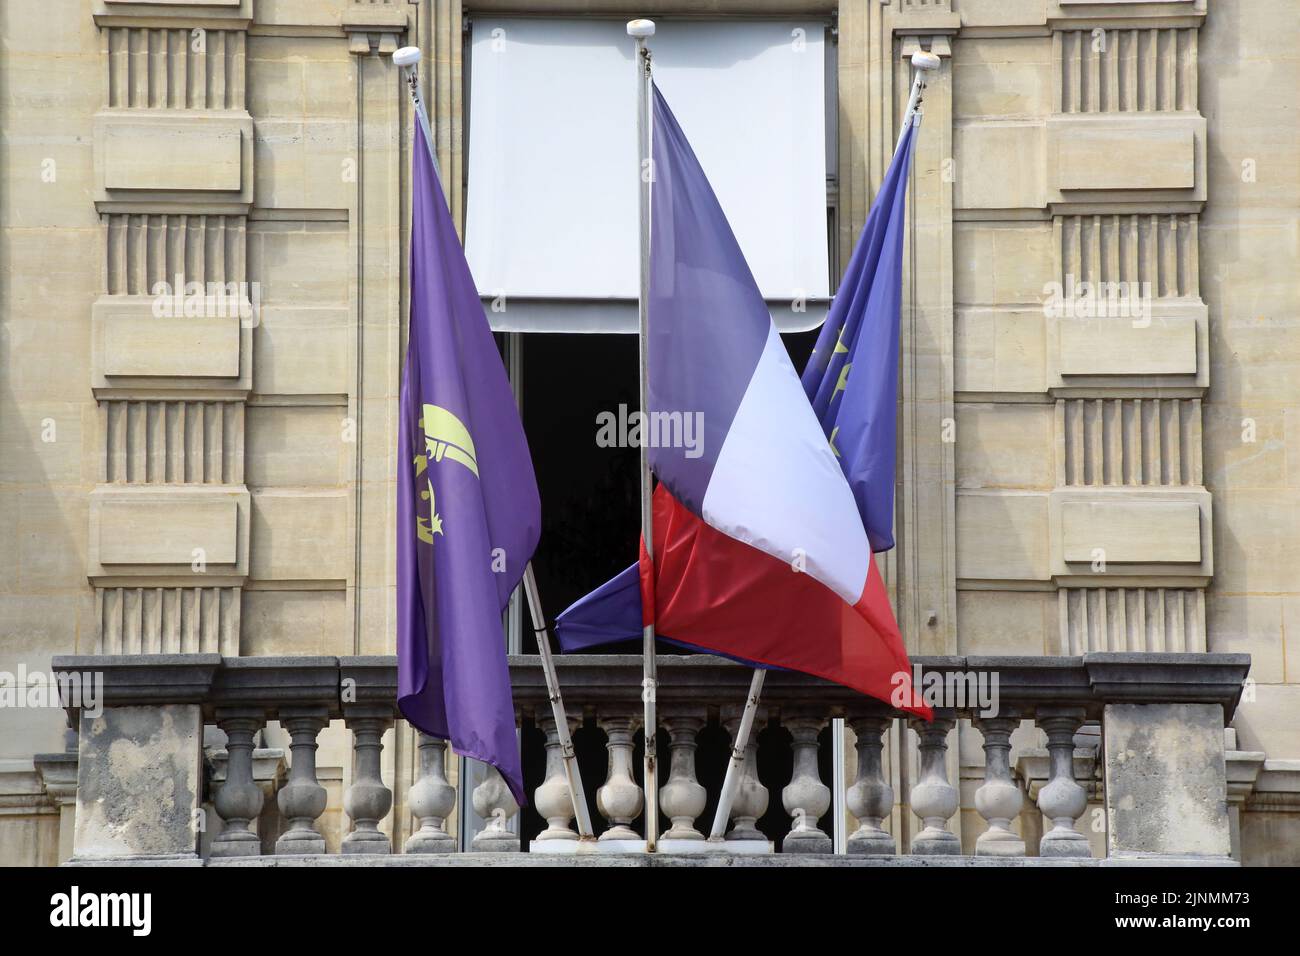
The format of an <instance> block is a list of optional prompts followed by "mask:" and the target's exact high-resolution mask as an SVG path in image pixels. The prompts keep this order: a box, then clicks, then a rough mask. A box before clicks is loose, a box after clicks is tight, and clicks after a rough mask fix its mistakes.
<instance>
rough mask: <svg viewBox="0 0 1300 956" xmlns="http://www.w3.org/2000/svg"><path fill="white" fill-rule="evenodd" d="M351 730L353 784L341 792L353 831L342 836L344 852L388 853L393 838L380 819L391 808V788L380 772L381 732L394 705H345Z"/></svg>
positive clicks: (388, 720)
mask: <svg viewBox="0 0 1300 956" xmlns="http://www.w3.org/2000/svg"><path fill="white" fill-rule="evenodd" d="M344 718H345V720H346V721H347V725H348V728H349V729H350V730H351V731H352V754H353V764H352V786H350V787H348V789H347V793H345V794H344V795H343V809H344V810H346V811H347V814H348V816H349V817H351V818H352V832H351V833H349V834H348V835H347V836H345V837H344V838H343V846H342V849H343V852H344V853H381V854H382V853H391V852H392V850H393V847H392V841H391V840H390V839H389V836H388V834H386V833H384V832H383V831H381V830H380V829H379V821H380V820H382V819H383V818H384V817H386V816H388V811H389V810H391V809H392V808H393V792H392V791H391V790H389V789H388V787H386V786H385V785H384V781H383V778H382V777H381V775H380V770H379V767H380V757H381V756H382V753H383V737H384V732H385V731H386V730H388V728H389V727H391V726H392V725H393V709H392V708H391V707H386V706H379V705H362V706H352V707H348V708H345V713H344Z"/></svg>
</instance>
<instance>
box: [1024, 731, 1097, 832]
mask: <svg viewBox="0 0 1300 956" xmlns="http://www.w3.org/2000/svg"><path fill="white" fill-rule="evenodd" d="M1084 716H1085V713H1084V710H1083V708H1081V707H1039V708H1038V712H1037V714H1036V715H1035V719H1036V722H1037V724H1038V726H1039V727H1040V728H1042V730H1043V731H1044V732H1045V733H1046V734H1047V753H1048V760H1049V766H1050V769H1049V771H1048V773H1049V776H1048V780H1047V783H1046V784H1044V785H1043V787H1042V789H1041V790H1039V791H1038V809H1039V810H1041V811H1042V812H1043V815H1044V816H1045V817H1047V818H1048V819H1049V820H1051V821H1052V829H1051V830H1049V831H1048V832H1046V833H1044V834H1043V838H1042V840H1040V841H1039V843H1038V855H1039V856H1056V857H1088V856H1092V849H1091V847H1089V846H1088V838H1087V837H1085V836H1084V835H1083V834H1082V833H1080V832H1079V831H1078V830H1076V829H1075V828H1074V821H1075V820H1077V819H1078V818H1079V817H1080V816H1082V815H1083V812H1084V811H1085V810H1086V809H1088V793H1087V791H1086V790H1084V789H1083V787H1081V786H1079V783H1078V781H1076V780H1075V779H1074V733H1075V731H1077V730H1078V729H1079V727H1080V726H1082V725H1083V720H1084Z"/></svg>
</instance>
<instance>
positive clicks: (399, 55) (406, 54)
mask: <svg viewBox="0 0 1300 956" xmlns="http://www.w3.org/2000/svg"><path fill="white" fill-rule="evenodd" d="M419 62H420V48H419V47H418V46H404V47H402V48H401V49H400V50H398V51H397V52H396V53H394V54H393V64H394V65H395V66H415V64H417V63H419Z"/></svg>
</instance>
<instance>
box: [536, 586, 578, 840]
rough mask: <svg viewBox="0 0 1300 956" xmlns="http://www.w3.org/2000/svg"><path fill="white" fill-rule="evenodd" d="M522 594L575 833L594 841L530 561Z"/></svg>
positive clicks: (539, 595)
mask: <svg viewBox="0 0 1300 956" xmlns="http://www.w3.org/2000/svg"><path fill="white" fill-rule="evenodd" d="M524 593H525V594H526V595H527V596H528V610H529V612H531V614H532V617H533V630H534V631H535V632H536V634H537V650H538V652H539V653H540V654H541V655H542V673H543V674H545V675H546V693H547V696H548V697H549V698H550V700H551V716H552V717H553V718H554V719H555V732H556V734H557V735H558V736H559V740H560V753H562V754H563V755H564V773H565V775H566V776H567V777H568V778H569V797H570V799H572V800H573V815H574V817H575V818H576V820H577V821H578V836H579V838H580V839H583V840H594V839H595V838H596V835H595V834H594V833H593V832H592V829H591V811H590V810H588V809H587V793H586V791H585V790H583V788H582V774H581V773H580V772H579V771H578V755H577V754H576V753H575V752H574V750H573V740H572V738H570V736H569V718H568V715H567V714H566V713H565V710H564V698H563V697H562V696H561V695H560V679H559V677H558V676H557V675H556V673H555V660H554V659H553V658H552V657H551V635H550V633H549V631H548V630H547V627H546V618H545V617H544V616H543V615H542V598H541V594H540V593H539V591H538V589H537V578H536V577H535V576H534V575H533V562H531V561H529V562H528V566H527V567H526V568H524Z"/></svg>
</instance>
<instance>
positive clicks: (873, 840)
mask: <svg viewBox="0 0 1300 956" xmlns="http://www.w3.org/2000/svg"><path fill="white" fill-rule="evenodd" d="M892 723H893V718H891V717H854V718H850V719H849V727H851V728H852V729H853V733H854V734H855V735H856V736H857V738H858V741H857V744H856V746H855V749H856V750H857V753H858V772H857V775H856V777H855V779H854V781H853V786H851V787H849V789H848V793H847V794H846V799H845V803H846V804H847V805H848V808H849V811H850V812H851V813H852V814H853V815H854V816H855V817H857V819H858V828H857V829H856V830H854V831H853V833H851V834H850V835H849V840H848V847H847V849H848V852H849V854H850V855H854V856H858V855H860V856H893V854H894V850H895V847H894V837H893V836H892V835H891V834H890V833H889V832H887V831H886V830H885V829H884V828H883V827H882V826H881V824H882V823H883V822H884V820H885V818H886V817H888V816H889V814H890V811H892V810H893V808H894V788H893V787H891V786H890V785H889V783H888V781H887V780H886V778H885V772H884V766H883V764H882V762H881V751H882V750H883V749H884V741H883V736H884V733H885V731H887V730H888V729H889V727H890V725H891V724H892Z"/></svg>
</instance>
